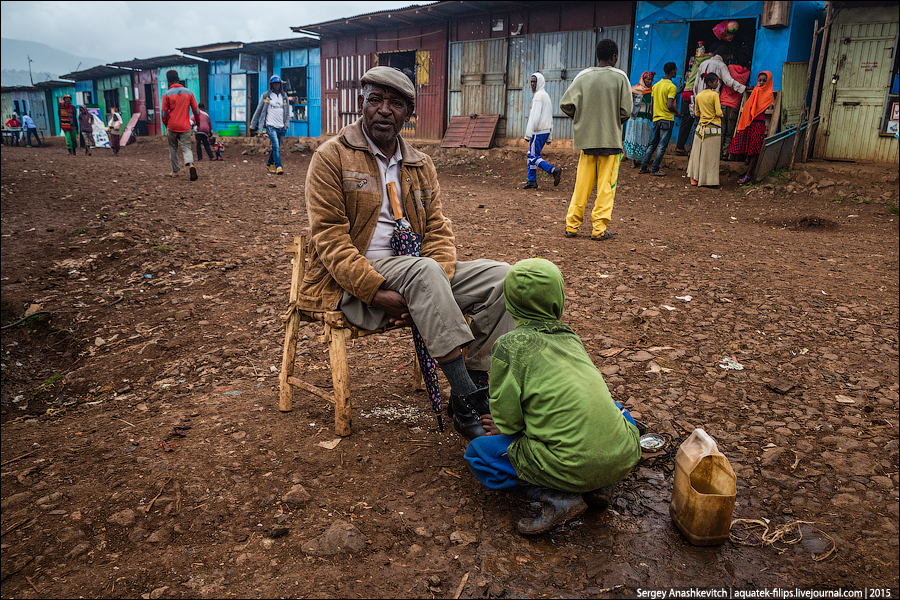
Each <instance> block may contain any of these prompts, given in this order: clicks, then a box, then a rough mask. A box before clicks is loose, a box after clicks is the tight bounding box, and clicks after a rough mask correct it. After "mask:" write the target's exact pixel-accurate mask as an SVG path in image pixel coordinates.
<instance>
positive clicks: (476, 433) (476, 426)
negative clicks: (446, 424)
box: [447, 387, 490, 441]
mask: <svg viewBox="0 0 900 600" xmlns="http://www.w3.org/2000/svg"><path fill="white" fill-rule="evenodd" d="M447 413H448V414H449V415H450V417H452V418H453V428H454V429H456V431H457V433H459V435H461V436H463V437H464V438H466V439H467V440H470V441H471V440H474V439H475V438H477V437H481V436H483V435H485V434H486V433H487V431H485V430H484V427H483V426H482V424H481V415H486V414H489V413H490V404H489V403H488V388H486V387H485V388H479V389H477V390H475V391H474V392H472V393H471V394H469V395H468V396H457V395H456V394H450V402H448V403H447Z"/></svg>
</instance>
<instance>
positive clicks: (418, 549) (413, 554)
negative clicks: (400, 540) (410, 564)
mask: <svg viewBox="0 0 900 600" xmlns="http://www.w3.org/2000/svg"><path fill="white" fill-rule="evenodd" d="M423 556H425V549H424V548H422V546H420V545H418V544H413V545H412V546H410V547H409V552H407V553H406V557H407V558H422V557H423Z"/></svg>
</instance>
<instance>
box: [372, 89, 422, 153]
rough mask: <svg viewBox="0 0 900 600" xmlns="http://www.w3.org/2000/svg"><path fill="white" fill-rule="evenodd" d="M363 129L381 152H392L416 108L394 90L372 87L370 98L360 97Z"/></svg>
mask: <svg viewBox="0 0 900 600" xmlns="http://www.w3.org/2000/svg"><path fill="white" fill-rule="evenodd" d="M358 101H359V108H360V110H361V111H362V113H363V127H365V129H366V133H367V134H369V137H370V138H372V141H373V142H375V145H376V146H378V147H379V148H380V149H381V150H385V151H386V150H390V149H391V147H392V146H393V145H394V142H395V141H396V139H397V136H398V135H400V130H401V129H402V128H403V124H404V123H405V122H406V121H408V120H409V118H410V117H411V116H412V114H413V110H414V108H415V106H414V105H413V104H412V103H411V102H409V101H408V100H407V99H406V97H405V96H403V94H401V93H400V92H398V91H397V90H395V89H394V88H389V87H382V86H372V91H371V92H370V93H369V96H368V97H363V96H362V95H360V96H359V100H358Z"/></svg>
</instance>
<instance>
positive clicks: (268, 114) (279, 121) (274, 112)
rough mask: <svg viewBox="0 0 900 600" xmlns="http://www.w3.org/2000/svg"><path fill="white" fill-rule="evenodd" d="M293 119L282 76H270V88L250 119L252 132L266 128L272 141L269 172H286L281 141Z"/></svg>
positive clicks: (267, 166) (268, 163)
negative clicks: (282, 163) (283, 88)
mask: <svg viewBox="0 0 900 600" xmlns="http://www.w3.org/2000/svg"><path fill="white" fill-rule="evenodd" d="M290 119H291V102H290V98H288V97H287V96H286V95H285V94H284V93H283V91H282V83H281V77H279V76H278V75H272V76H271V77H270V78H269V89H268V91H266V93H264V94H263V95H262V96H261V97H260V99H259V104H258V105H257V107H256V110H255V111H254V112H253V118H252V119H250V134H251V135H252V134H253V133H254V132H255V131H256V130H257V129H260V128H265V130H266V134H267V135H268V136H269V141H270V142H272V150H271V151H270V152H269V160H267V161H266V168H267V169H268V170H269V173H275V174H276V175H282V174H284V169H283V168H282V167H281V143H282V141H284V136H285V134H287V126H288V123H290V122H291V121H290Z"/></svg>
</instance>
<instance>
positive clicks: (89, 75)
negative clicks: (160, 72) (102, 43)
mask: <svg viewBox="0 0 900 600" xmlns="http://www.w3.org/2000/svg"><path fill="white" fill-rule="evenodd" d="M134 70H135V69H127V68H122V67H111V66H109V65H97V66H96V67H91V68H90V69H85V70H83V71H73V72H72V73H66V74H65V75H60V76H59V77H60V79H73V80H75V81H84V80H86V79H103V78H104V77H117V76H119V75H126V74H128V73H131V72H132V71H134Z"/></svg>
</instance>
